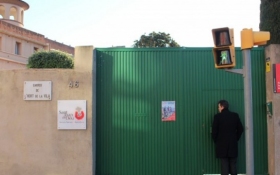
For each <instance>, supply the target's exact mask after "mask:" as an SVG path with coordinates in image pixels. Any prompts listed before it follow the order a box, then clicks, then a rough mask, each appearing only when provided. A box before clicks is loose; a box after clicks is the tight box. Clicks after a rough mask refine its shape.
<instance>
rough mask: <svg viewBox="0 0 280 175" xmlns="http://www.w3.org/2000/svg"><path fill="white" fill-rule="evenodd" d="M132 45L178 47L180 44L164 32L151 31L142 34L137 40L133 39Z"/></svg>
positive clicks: (141, 46) (137, 46)
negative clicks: (147, 33)
mask: <svg viewBox="0 0 280 175" xmlns="http://www.w3.org/2000/svg"><path fill="white" fill-rule="evenodd" d="M133 47H135V48H146V47H180V45H179V44H178V43H177V42H176V41H175V40H173V39H172V38H171V37H170V34H166V33H164V32H158V33H156V32H152V33H150V34H149V35H145V34H144V35H142V36H141V37H140V39H139V40H135V41H134V45H133Z"/></svg>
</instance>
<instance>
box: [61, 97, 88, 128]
mask: <svg viewBox="0 0 280 175" xmlns="http://www.w3.org/2000/svg"><path fill="white" fill-rule="evenodd" d="M86 111H87V110H86V100H58V101H57V129H86V128H87V123H86V121H87V120H86V118H87V112H86Z"/></svg>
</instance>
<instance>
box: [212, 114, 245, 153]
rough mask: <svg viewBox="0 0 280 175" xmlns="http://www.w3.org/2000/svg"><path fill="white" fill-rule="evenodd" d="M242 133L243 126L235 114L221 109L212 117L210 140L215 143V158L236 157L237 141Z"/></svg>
mask: <svg viewBox="0 0 280 175" xmlns="http://www.w3.org/2000/svg"><path fill="white" fill-rule="evenodd" d="M242 133H243V126H242V123H241V122H240V118H239V116H238V114H237V113H235V112H231V111H229V110H228V109H223V110H222V112H221V113H218V114H216V115H215V116H214V121H213V124H212V139H213V140H214V142H215V146H216V148H215V150H216V157H217V158H225V157H237V155H238V144H237V142H238V140H239V139H240V137H241V134H242Z"/></svg>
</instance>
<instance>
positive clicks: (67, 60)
mask: <svg viewBox="0 0 280 175" xmlns="http://www.w3.org/2000/svg"><path fill="white" fill-rule="evenodd" d="M27 68H64V69H73V68H74V61H73V57H72V56H71V55H69V54H67V53H64V52H61V51H50V52H48V51H38V52H35V53H34V54H33V55H31V56H30V57H29V58H28V64H27Z"/></svg>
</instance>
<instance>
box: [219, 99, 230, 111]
mask: <svg viewBox="0 0 280 175" xmlns="http://www.w3.org/2000/svg"><path fill="white" fill-rule="evenodd" d="M218 104H220V106H223V107H224V108H225V109H228V108H229V104H228V101H226V100H220V101H219V102H218Z"/></svg>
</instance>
